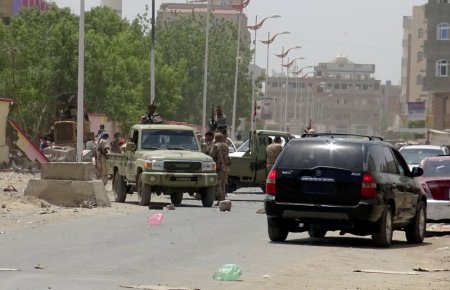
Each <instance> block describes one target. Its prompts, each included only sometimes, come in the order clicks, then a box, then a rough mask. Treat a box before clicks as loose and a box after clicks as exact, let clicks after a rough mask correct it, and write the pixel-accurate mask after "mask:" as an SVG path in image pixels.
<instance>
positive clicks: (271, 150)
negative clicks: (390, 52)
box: [266, 136, 283, 173]
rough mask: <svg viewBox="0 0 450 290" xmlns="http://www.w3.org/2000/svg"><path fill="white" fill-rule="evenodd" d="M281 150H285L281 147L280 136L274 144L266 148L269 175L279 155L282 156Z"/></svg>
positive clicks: (274, 140)
mask: <svg viewBox="0 0 450 290" xmlns="http://www.w3.org/2000/svg"><path fill="white" fill-rule="evenodd" d="M281 150H283V147H282V146H281V137H280V136H276V137H275V139H273V143H271V144H269V145H268V146H267V147H266V155H267V159H266V168H267V173H269V172H270V170H271V169H272V167H273V164H274V163H275V161H276V160H277V158H278V155H280V153H281Z"/></svg>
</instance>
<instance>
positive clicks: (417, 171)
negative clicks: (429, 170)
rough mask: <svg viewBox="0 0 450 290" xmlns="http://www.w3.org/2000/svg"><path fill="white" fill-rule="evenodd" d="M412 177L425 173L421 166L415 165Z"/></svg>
mask: <svg viewBox="0 0 450 290" xmlns="http://www.w3.org/2000/svg"><path fill="white" fill-rule="evenodd" d="M411 173H412V177H418V176H422V175H423V169H422V168H420V167H413V169H412V170H411Z"/></svg>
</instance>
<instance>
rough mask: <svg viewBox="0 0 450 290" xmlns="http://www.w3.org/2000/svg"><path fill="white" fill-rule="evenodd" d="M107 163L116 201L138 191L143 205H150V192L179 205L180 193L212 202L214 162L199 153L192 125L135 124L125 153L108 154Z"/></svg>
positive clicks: (206, 202) (208, 202) (205, 204)
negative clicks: (163, 195)
mask: <svg viewBox="0 0 450 290" xmlns="http://www.w3.org/2000/svg"><path fill="white" fill-rule="evenodd" d="M107 164H108V171H109V174H111V175H112V176H113V183H112V187H113V191H114V199H115V200H116V201H117V202H125V199H126V196H127V194H132V193H134V192H137V195H138V201H139V204H140V205H143V206H147V205H149V203H150V200H151V193H156V194H158V195H160V194H165V195H170V199H171V201H172V203H173V204H175V205H178V204H180V203H181V202H182V200H183V193H185V192H187V193H189V195H191V196H192V195H194V193H195V192H197V193H199V194H200V196H201V200H202V204H203V206H204V207H211V206H212V205H213V203H214V199H215V192H214V187H215V185H216V183H217V174H216V163H215V162H214V161H213V160H212V158H211V157H209V156H208V155H206V154H204V153H202V152H201V146H200V144H199V142H198V141H197V138H196V135H195V131H194V129H193V128H191V127H188V126H181V125H160V124H158V125H134V126H133V127H131V129H130V132H129V136H128V142H127V143H126V145H125V150H124V152H123V153H110V154H108V162H107Z"/></svg>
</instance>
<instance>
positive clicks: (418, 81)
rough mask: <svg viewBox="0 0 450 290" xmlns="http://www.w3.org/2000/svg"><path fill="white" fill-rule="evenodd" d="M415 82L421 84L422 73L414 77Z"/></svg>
mask: <svg viewBox="0 0 450 290" xmlns="http://www.w3.org/2000/svg"><path fill="white" fill-rule="evenodd" d="M416 83H417V84H418V85H422V84H423V76H422V75H417V77H416Z"/></svg>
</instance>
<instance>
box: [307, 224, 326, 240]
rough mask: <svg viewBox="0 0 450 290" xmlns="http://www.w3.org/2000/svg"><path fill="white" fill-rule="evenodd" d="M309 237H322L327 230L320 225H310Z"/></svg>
mask: <svg viewBox="0 0 450 290" xmlns="http://www.w3.org/2000/svg"><path fill="white" fill-rule="evenodd" d="M308 234H309V237H311V238H318V239H322V238H324V237H325V235H326V234H327V230H324V229H322V228H320V227H316V226H310V227H309V230H308Z"/></svg>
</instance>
